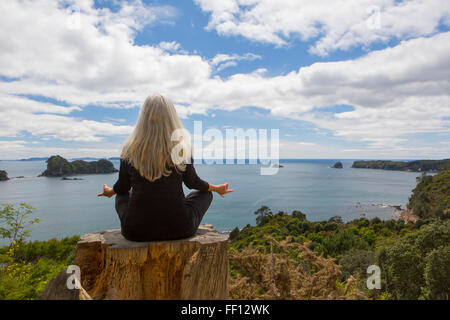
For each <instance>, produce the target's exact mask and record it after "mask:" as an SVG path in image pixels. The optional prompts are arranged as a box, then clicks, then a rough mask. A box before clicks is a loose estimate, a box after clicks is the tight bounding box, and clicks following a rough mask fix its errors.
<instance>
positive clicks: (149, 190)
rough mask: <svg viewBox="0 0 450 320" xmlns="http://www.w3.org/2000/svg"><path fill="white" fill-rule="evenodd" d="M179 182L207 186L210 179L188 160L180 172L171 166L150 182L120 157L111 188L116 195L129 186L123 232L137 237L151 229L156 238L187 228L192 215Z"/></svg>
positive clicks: (205, 189) (189, 225) (206, 189)
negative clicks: (167, 172) (204, 179)
mask: <svg viewBox="0 0 450 320" xmlns="http://www.w3.org/2000/svg"><path fill="white" fill-rule="evenodd" d="M182 182H184V183H185V185H186V186H187V187H188V188H189V189H196V190H200V191H208V189H209V183H207V182H205V181H203V180H202V179H200V178H199V176H198V175H197V173H196V171H195V168H194V166H193V165H192V164H187V165H186V169H185V171H183V172H177V171H176V170H175V169H173V170H172V173H171V174H170V175H169V176H167V177H164V176H163V177H161V178H159V179H157V180H155V181H154V182H150V181H149V180H147V179H146V178H144V177H143V176H141V175H140V173H139V171H138V170H137V169H136V168H134V167H133V166H132V165H131V164H130V163H129V162H128V161H127V160H124V159H121V161H120V171H119V178H118V180H117V182H116V183H115V184H114V186H113V189H114V192H115V193H116V194H117V195H119V196H121V195H128V194H129V191H130V189H132V192H131V195H130V198H129V201H128V208H127V210H126V213H125V214H124V215H123V216H121V227H122V232H123V233H124V234H125V235H126V234H127V233H128V234H130V233H132V234H133V235H135V236H137V237H139V235H140V234H142V236H144V235H147V234H149V232H151V233H152V234H154V235H155V237H159V238H162V237H164V236H165V235H167V234H168V233H170V234H178V233H179V234H180V236H181V235H182V234H184V233H186V232H189V229H190V228H192V226H191V225H192V219H191V217H190V216H189V214H188V210H187V207H186V204H185V195H184V192H183V186H182ZM119 215H120V214H119Z"/></svg>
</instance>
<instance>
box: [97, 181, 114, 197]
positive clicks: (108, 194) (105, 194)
mask: <svg viewBox="0 0 450 320" xmlns="http://www.w3.org/2000/svg"><path fill="white" fill-rule="evenodd" d="M115 194H116V193H115V192H114V190H113V188H110V187H108V186H107V185H106V184H104V185H103V192H102V193H99V194H98V195H97V197H108V198H111V197H112V196H113V195H115Z"/></svg>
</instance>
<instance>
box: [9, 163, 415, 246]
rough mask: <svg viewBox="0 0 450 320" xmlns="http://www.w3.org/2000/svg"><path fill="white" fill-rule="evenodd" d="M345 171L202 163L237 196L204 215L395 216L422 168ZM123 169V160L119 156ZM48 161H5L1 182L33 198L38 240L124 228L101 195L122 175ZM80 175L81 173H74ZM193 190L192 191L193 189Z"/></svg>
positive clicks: (209, 219)
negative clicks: (267, 211) (63, 172)
mask: <svg viewBox="0 0 450 320" xmlns="http://www.w3.org/2000/svg"><path fill="white" fill-rule="evenodd" d="M340 161H341V162H342V163H343V164H344V168H343V169H333V168H330V166H331V165H333V164H334V163H335V162H336V160H334V159H333V160H295V161H292V160H291V161H282V162H281V163H282V165H283V166H284V167H283V168H280V169H279V171H278V173H277V174H275V175H260V167H259V165H248V164H245V165H243V164H241V165H237V164H234V165H225V164H224V165H218V164H215V165H206V164H204V165H196V166H195V167H196V170H197V173H198V175H199V176H200V177H201V178H202V179H203V180H206V181H208V182H210V183H212V184H221V183H224V182H229V184H230V188H233V189H234V193H230V194H228V195H226V196H225V198H222V197H220V196H219V195H217V194H214V200H213V202H212V204H211V207H210V208H209V210H208V212H207V213H206V215H205V217H204V218H203V221H202V223H209V224H212V225H214V227H215V228H216V229H217V230H219V231H229V230H231V229H233V228H234V227H236V226H237V227H243V226H245V225H247V224H252V225H254V224H255V215H254V212H255V211H256V210H257V209H258V208H260V207H261V206H263V205H266V206H268V207H270V208H271V209H272V211H273V212H274V213H276V212H277V211H279V210H283V211H285V212H288V213H290V212H291V211H293V210H300V211H302V212H303V213H305V214H306V216H307V218H308V220H310V221H318V220H327V219H329V218H330V217H332V216H336V215H338V216H341V217H342V218H343V219H344V220H351V219H354V218H358V217H360V216H361V215H365V216H366V217H368V218H371V217H375V216H378V217H380V218H382V219H390V218H393V217H394V214H395V209H393V208H392V207H391V205H401V206H403V207H404V206H405V205H406V203H407V201H408V197H409V196H410V195H411V190H412V189H413V188H414V187H415V185H416V177H418V176H419V175H420V174H419V173H413V172H399V171H384V170H372V169H352V168H350V167H351V164H352V162H353V161H352V160H340ZM112 162H113V163H114V165H115V166H116V167H117V168H119V166H120V164H119V162H118V161H112ZM45 169H46V163H45V162H44V161H0V170H6V171H7V172H8V176H9V177H10V178H12V177H17V176H24V178H14V179H11V180H9V181H4V182H0V204H7V203H8V204H14V205H17V204H20V203H22V202H25V203H27V204H29V205H31V206H32V207H34V208H35V210H34V212H33V216H35V217H38V218H40V219H41V222H40V223H39V224H35V225H33V226H32V230H33V231H32V236H31V239H33V240H46V239H50V238H53V237H57V238H62V237H65V236H71V235H75V234H85V233H90V232H95V231H100V230H105V229H111V228H118V227H119V225H120V224H119V219H118V217H117V214H116V212H115V210H114V199H108V198H105V197H100V198H99V197H97V194H98V193H99V192H101V191H102V186H103V184H105V183H106V184H107V185H109V186H112V185H113V184H114V183H115V181H116V180H117V177H118V174H117V173H113V174H99V175H80V176H75V177H77V178H80V179H82V180H70V181H68V180H61V178H48V177H37V176H38V175H39V174H40V173H42V172H43V171H44V170H45ZM71 178H74V177H71ZM185 193H186V194H188V193H189V190H188V189H186V188H185Z"/></svg>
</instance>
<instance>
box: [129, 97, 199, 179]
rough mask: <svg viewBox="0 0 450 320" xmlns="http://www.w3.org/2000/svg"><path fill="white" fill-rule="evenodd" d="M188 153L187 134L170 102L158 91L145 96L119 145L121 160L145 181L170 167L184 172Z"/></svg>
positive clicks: (163, 174) (169, 170)
mask: <svg viewBox="0 0 450 320" xmlns="http://www.w3.org/2000/svg"><path fill="white" fill-rule="evenodd" d="M180 133H181V134H180ZM180 147H181V149H180ZM180 151H181V153H182V154H183V156H182V158H181V160H182V161H180V157H179V156H180ZM190 155H191V144H190V137H189V134H188V133H187V132H186V130H185V129H184V127H183V124H182V123H181V121H180V119H179V118H178V115H177V111H176V110H175V107H174V106H173V103H172V101H171V100H170V99H169V98H167V97H165V96H163V95H161V94H154V95H152V96H149V97H148V98H147V99H146V100H145V102H144V105H143V106H142V108H141V111H140V114H139V119H138V121H137V124H136V127H135V128H134V131H133V132H132V133H131V135H130V137H129V138H128V140H127V142H126V143H125V145H124V146H123V149H122V154H121V156H120V157H121V159H124V160H128V162H129V163H130V164H131V165H132V166H133V167H135V168H136V169H137V170H138V171H139V173H140V174H141V176H143V177H145V178H146V179H147V180H149V181H155V180H157V179H159V178H161V177H162V176H168V175H170V174H171V173H172V169H173V168H175V170H177V171H184V170H185V168H186V162H189V161H190ZM186 160H187V161H186Z"/></svg>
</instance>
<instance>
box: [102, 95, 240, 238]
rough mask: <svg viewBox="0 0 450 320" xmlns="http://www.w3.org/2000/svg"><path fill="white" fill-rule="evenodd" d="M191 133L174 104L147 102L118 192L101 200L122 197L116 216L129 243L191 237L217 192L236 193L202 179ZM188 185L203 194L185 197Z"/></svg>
mask: <svg viewBox="0 0 450 320" xmlns="http://www.w3.org/2000/svg"><path fill="white" fill-rule="evenodd" d="M185 131H186V130H185V129H184V128H183V124H182V123H181V121H180V119H179V118H178V115H177V112H176V110H175V107H174V106H173V103H172V102H171V101H170V99H168V98H167V97H164V96H162V95H158V94H157V95H153V96H151V97H148V98H147V99H146V100H145V102H144V105H143V106H142V109H141V111H140V114H139V119H138V122H137V124H136V126H135V128H134V130H133V132H132V134H131V135H130V136H129V137H128V140H127V142H126V143H125V145H124V147H123V149H122V155H121V159H122V160H121V162H120V172H119V179H118V180H117V182H116V183H115V184H114V187H113V188H109V187H108V186H107V185H104V186H103V193H100V194H98V196H106V197H109V198H110V197H112V196H113V195H115V194H116V195H117V196H116V211H117V213H118V215H119V218H120V223H121V228H122V234H123V235H124V236H125V237H126V238H127V239H129V240H134V241H151V240H170V239H179V238H185V237H189V236H191V235H193V234H194V233H195V231H196V230H197V228H198V226H199V224H200V222H201V220H202V218H203V215H204V214H205V213H206V211H207V210H208V208H209V205H210V204H211V201H212V193H211V191H215V192H217V193H219V194H220V195H221V196H222V197H223V196H224V195H225V194H227V193H229V192H233V190H229V189H228V183H225V184H222V185H218V186H215V185H212V184H209V183H207V182H205V181H203V180H202V179H200V178H199V177H198V176H197V173H196V172H195V169H194V166H193V165H192V159H191V158H190V155H191V145H190V141H189V139H188V137H189V134H186V132H185ZM187 160H191V161H190V163H186V162H188V161H187ZM183 182H184V183H185V184H186V186H187V187H188V188H190V189H196V190H197V191H194V192H191V193H190V194H189V195H188V196H187V197H185V196H184V192H183V185H182V183H183ZM130 191H131V192H130Z"/></svg>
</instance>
